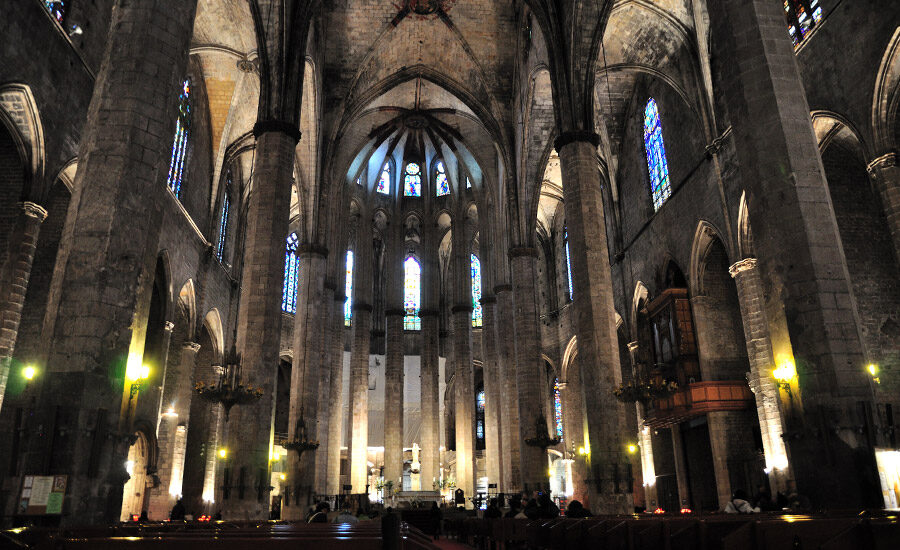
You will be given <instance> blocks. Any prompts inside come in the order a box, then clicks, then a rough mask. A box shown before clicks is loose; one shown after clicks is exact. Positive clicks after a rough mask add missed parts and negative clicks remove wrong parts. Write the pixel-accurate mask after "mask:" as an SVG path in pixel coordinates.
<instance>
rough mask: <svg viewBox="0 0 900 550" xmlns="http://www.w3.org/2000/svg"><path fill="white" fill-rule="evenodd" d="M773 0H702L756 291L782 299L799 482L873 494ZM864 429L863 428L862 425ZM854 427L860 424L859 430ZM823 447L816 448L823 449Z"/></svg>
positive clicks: (868, 398) (835, 276)
mask: <svg viewBox="0 0 900 550" xmlns="http://www.w3.org/2000/svg"><path fill="white" fill-rule="evenodd" d="M783 17H784V14H783V12H782V10H781V5H780V4H779V3H774V2H770V1H769V0H751V1H746V0H721V1H719V2H710V3H709V19H710V29H711V31H712V37H713V41H714V42H715V43H716V45H717V48H718V49H719V54H720V57H721V66H722V67H723V72H722V75H721V76H722V86H721V89H722V98H723V100H724V102H725V104H726V105H727V106H728V112H729V117H730V119H731V123H732V126H733V128H734V133H733V139H734V144H735V151H736V155H737V160H738V162H739V164H740V172H741V177H742V180H743V183H744V186H745V188H746V193H747V206H748V211H749V215H750V223H751V225H752V227H753V230H754V235H753V237H754V239H753V242H754V246H755V248H756V253H757V257H758V258H759V267H760V272H761V275H762V278H763V280H764V281H765V284H766V292H765V295H766V296H769V297H771V300H773V301H775V300H781V301H783V303H773V304H770V307H771V308H773V309H778V308H781V307H783V312H782V314H783V326H782V325H780V324H773V325H772V326H773V328H778V330H772V331H770V337H771V340H772V346H773V352H774V354H775V361H776V363H782V362H785V363H787V362H790V363H792V364H795V365H796V369H797V372H798V379H797V382H796V385H797V391H795V392H794V402H795V405H798V406H800V407H801V408H802V410H800V411H796V412H797V414H796V418H795V420H792V423H791V425H789V426H788V431H789V432H794V433H796V434H797V435H798V437H797V438H795V439H791V440H790V442H789V444H788V453H789V455H790V457H791V464H792V466H793V472H794V474H795V477H796V481H797V487H798V490H799V491H800V493H802V494H804V495H806V496H808V497H809V498H810V499H811V501H812V502H813V504H814V505H822V506H828V507H835V508H861V507H866V506H880V505H881V504H880V502H881V495H880V484H879V480H878V474H877V470H876V466H875V459H874V452H873V449H872V447H871V444H870V443H869V442H870V441H871V440H873V439H874V437H873V434H871V430H872V428H871V424H870V422H869V419H868V414H867V413H866V412H865V411H867V410H871V407H873V405H874V404H873V394H872V388H871V379H870V377H869V376H868V375H867V373H866V372H865V357H864V354H863V349H862V345H861V343H860V337H859V326H858V321H857V315H856V312H855V305H854V300H853V295H852V291H851V288H850V284H849V275H848V269H847V265H846V258H845V256H844V253H843V249H842V246H841V240H840V236H839V233H838V228H837V223H836V221H835V217H834V212H833V208H832V205H831V199H830V196H829V193H828V188H827V183H826V181H825V173H824V169H823V167H822V160H821V157H820V155H819V149H818V143H817V140H816V138H815V134H814V132H813V128H812V123H811V121H810V116H809V112H810V109H809V105H808V103H807V100H806V94H805V92H804V89H803V82H802V80H801V78H800V74H799V70H798V66H797V61H796V58H795V55H794V48H793V47H792V45H791V43H790V40H789V39H788V36H787V35H786V33H785V32H784V19H783ZM867 431H868V432H869V434H868V436H866V435H865V433H866V432H867ZM860 432H862V433H863V435H860ZM823 449H829V450H830V452H829V453H826V454H825V455H824V456H823V453H822V450H823Z"/></svg>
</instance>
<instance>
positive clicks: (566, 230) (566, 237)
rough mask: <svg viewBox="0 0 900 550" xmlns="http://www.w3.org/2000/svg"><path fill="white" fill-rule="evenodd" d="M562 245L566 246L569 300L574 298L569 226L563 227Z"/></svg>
mask: <svg viewBox="0 0 900 550" xmlns="http://www.w3.org/2000/svg"><path fill="white" fill-rule="evenodd" d="M563 246H564V247H565V248H566V276H567V277H568V278H567V280H568V281H569V301H570V302H571V301H572V300H573V299H575V287H574V286H572V256H571V254H569V228H568V227H563Z"/></svg>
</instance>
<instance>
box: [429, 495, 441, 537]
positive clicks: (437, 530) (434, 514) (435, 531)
mask: <svg viewBox="0 0 900 550" xmlns="http://www.w3.org/2000/svg"><path fill="white" fill-rule="evenodd" d="M443 519H444V513H443V512H441V509H440V507H439V506H438V503H437V502H432V503H431V510H429V520H430V522H431V534H432V535H433V536H434V540H438V539H439V538H441V520H443Z"/></svg>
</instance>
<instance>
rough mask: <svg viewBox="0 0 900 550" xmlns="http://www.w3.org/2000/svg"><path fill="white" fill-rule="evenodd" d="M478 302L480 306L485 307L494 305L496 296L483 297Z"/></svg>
mask: <svg viewBox="0 0 900 550" xmlns="http://www.w3.org/2000/svg"><path fill="white" fill-rule="evenodd" d="M478 302H479V303H480V304H481V305H486V304H496V303H497V297H496V296H483V297H482V298H481V300H478Z"/></svg>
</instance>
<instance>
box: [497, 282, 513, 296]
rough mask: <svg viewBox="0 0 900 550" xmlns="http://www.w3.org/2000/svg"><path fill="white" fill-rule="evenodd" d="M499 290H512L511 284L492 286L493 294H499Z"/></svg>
mask: <svg viewBox="0 0 900 550" xmlns="http://www.w3.org/2000/svg"><path fill="white" fill-rule="evenodd" d="M501 292H512V285H509V284H507V285H497V286H495V287H494V294H500V293H501Z"/></svg>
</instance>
